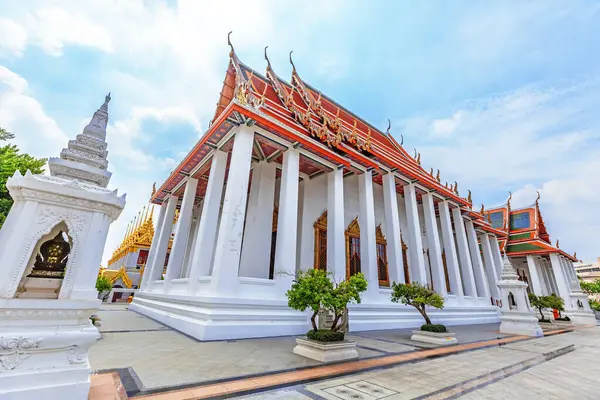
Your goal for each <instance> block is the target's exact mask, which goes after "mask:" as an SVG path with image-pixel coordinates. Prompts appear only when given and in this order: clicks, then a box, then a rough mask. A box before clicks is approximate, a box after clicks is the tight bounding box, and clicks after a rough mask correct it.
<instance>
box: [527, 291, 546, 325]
mask: <svg viewBox="0 0 600 400" xmlns="http://www.w3.org/2000/svg"><path fill="white" fill-rule="evenodd" d="M529 303H531V306H532V307H535V308H537V309H538V311H539V312H540V315H541V318H540V321H545V320H546V318H545V317H544V312H543V310H544V308H550V304H551V303H550V301H549V296H537V295H535V294H534V293H529Z"/></svg>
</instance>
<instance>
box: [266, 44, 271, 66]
mask: <svg viewBox="0 0 600 400" xmlns="http://www.w3.org/2000/svg"><path fill="white" fill-rule="evenodd" d="M268 48H269V46H265V60H267V67H268V68H269V69H272V68H271V61H269V56H268V55H267V49H268Z"/></svg>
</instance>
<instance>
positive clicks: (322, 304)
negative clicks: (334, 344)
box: [286, 269, 367, 332]
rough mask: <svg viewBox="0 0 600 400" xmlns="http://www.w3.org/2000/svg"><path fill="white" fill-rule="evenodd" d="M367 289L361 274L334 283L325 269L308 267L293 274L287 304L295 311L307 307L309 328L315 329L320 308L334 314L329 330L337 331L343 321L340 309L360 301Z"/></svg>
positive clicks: (342, 324)
mask: <svg viewBox="0 0 600 400" xmlns="http://www.w3.org/2000/svg"><path fill="white" fill-rule="evenodd" d="M365 290H367V280H366V279H365V276H364V275H363V274H362V273H358V274H355V275H353V276H351V277H350V278H349V279H348V280H345V281H343V282H341V283H339V284H334V283H333V282H332V280H331V279H330V278H329V276H328V275H327V273H326V272H325V271H322V270H319V269H310V270H308V271H301V272H299V273H298V275H297V276H296V279H295V280H294V283H293V284H292V287H291V288H290V290H288V291H287V293H286V296H287V298H288V306H289V307H290V308H293V309H294V310H298V311H305V310H307V309H310V310H311V311H312V312H313V314H312V317H311V318H310V321H311V323H312V327H313V331H314V332H317V330H318V329H317V323H316V320H315V319H316V317H317V314H318V313H319V311H320V310H327V311H331V312H332V313H333V314H334V320H333V324H332V325H331V330H332V331H334V332H337V331H338V330H339V329H340V328H341V327H342V326H344V324H345V321H343V320H342V317H343V315H344V310H345V309H346V307H347V306H348V304H349V303H352V302H356V303H360V294H361V293H362V292H364V291H365Z"/></svg>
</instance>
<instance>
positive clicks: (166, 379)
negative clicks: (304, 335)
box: [90, 306, 600, 400]
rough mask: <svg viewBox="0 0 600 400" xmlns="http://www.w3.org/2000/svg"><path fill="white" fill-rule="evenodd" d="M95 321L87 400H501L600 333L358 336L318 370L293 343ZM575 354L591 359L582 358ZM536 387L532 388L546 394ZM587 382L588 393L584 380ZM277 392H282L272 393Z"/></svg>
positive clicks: (111, 319)
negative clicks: (203, 337)
mask: <svg viewBox="0 0 600 400" xmlns="http://www.w3.org/2000/svg"><path fill="white" fill-rule="evenodd" d="M100 316H101V318H102V319H103V324H104V325H103V327H102V329H101V331H102V332H103V339H102V340H101V341H99V342H98V343H97V344H96V345H94V346H93V347H92V349H91V352H90V362H91V364H92V368H93V369H101V370H112V371H116V372H115V373H112V374H111V373H104V374H99V375H94V376H93V377H92V390H91V392H90V399H93V400H95V399H113V398H114V399H126V398H127V395H128V394H129V396H130V398H131V396H135V397H134V398H136V399H140V400H141V399H150V398H152V399H171V400H172V399H199V398H211V397H214V396H224V395H225V396H227V397H231V396H232V395H233V394H234V393H239V394H240V395H241V394H242V393H244V392H245V393H252V392H257V391H258V392H259V393H256V394H254V395H248V396H247V397H246V398H248V399H262V398H264V399H278V398H286V399H288V398H289V399H295V398H297V399H307V398H308V399H337V400H339V399H365V400H369V399H379V398H383V397H385V398H386V399H387V398H397V399H412V398H417V399H425V398H440V399H446V398H457V397H458V396H474V397H465V398H471V399H476V398H506V397H504V395H502V393H503V390H504V389H503V388H502V386H501V385H504V382H510V380H514V379H519V378H521V379H522V378H523V377H526V378H529V375H531V374H534V373H536V371H538V370H540V369H541V368H549V370H548V371H551V370H552V367H551V363H553V362H556V361H558V362H560V360H569V363H576V364H583V365H585V364H586V362H587V363H590V361H591V360H593V359H594V357H596V359H597V356H598V355H600V354H598V353H599V352H600V345H598V347H596V344H595V341H597V339H598V338H599V337H600V328H595V329H586V330H580V331H577V332H573V333H568V334H564V335H555V336H549V337H545V338H542V339H531V340H524V339H526V338H524V337H516V336H513V337H501V335H498V333H497V332H495V330H496V329H497V326H493V325H487V326H486V325H480V326H471V327H453V328H452V330H453V331H455V332H457V334H458V337H459V341H461V342H462V344H459V345H457V346H452V347H448V348H438V349H422V348H417V347H415V346H414V345H413V346H410V345H408V343H410V344H413V343H411V342H410V341H408V338H409V334H410V333H409V331H380V332H367V333H365V332H362V333H359V334H358V335H352V336H353V339H354V340H357V342H358V345H359V346H360V347H359V352H360V360H359V361H356V362H350V363H343V364H333V365H322V364H319V363H316V362H313V361H311V360H307V359H304V358H303V357H300V356H296V355H295V354H293V353H292V352H291V348H292V347H293V345H294V338H271V339H249V340H238V341H225V342H198V341H196V340H194V339H191V338H189V337H186V336H184V335H182V334H180V333H178V332H176V331H173V330H171V329H169V328H168V327H165V326H164V325H161V324H159V323H156V322H154V321H152V320H149V319H147V318H145V317H143V316H140V315H138V314H135V313H132V312H128V311H126V310H125V309H124V308H123V306H110V309H106V307H105V309H104V310H103V311H101V313H100ZM573 344H576V345H577V347H576V349H575V351H573ZM490 346H492V347H490ZM581 349H586V351H584V352H583V354H593V356H588V357H587V358H586V356H584V355H583V354H582V351H581ZM588 349H590V352H589V353H588V352H587V350H588ZM440 356H445V357H442V358H439V357H440ZM432 357H433V359H432ZM573 357H575V358H573ZM581 357H583V358H581ZM561 365H562V364H561ZM565 368H566V369H569V368H570V367H565ZM598 369H599V367H598V366H595V367H593V368H587V369H586V368H583V369H581V368H580V372H577V373H578V374H579V376H587V375H588V373H585V372H584V371H586V370H587V371H589V373H590V374H591V373H595V372H597V371H598ZM571 370H572V371H575V370H576V369H571ZM361 371H368V372H361ZM548 371H546V372H541V373H539V375H540V376H546V374H548ZM526 374H527V375H526ZM562 375H563V377H564V378H565V379H566V380H565V382H564V383H563V382H558V381H556V380H555V381H554V382H556V383H554V384H555V385H556V386H559V387H568V384H567V382H568V377H569V374H562ZM596 375H597V376H600V374H596ZM329 377H330V378H332V379H327V378H329ZM539 379H541V378H539ZM546 379H548V378H547V377H546ZM551 379H553V378H551ZM598 379H599V380H600V378H598ZM315 380H318V382H314V381H315ZM529 380H530V379H529ZM533 381H534V383H532V385H534V387H536V386H535V385H536V384H537V385H541V386H544V385H543V383H540V382H537V383H535V379H534V380H533ZM203 382H204V384H202V383H203ZM311 382H312V383H311ZM586 382H588V385H590V383H589V382H590V380H589V379H587V378H586ZM591 382H592V383H594V382H593V380H592V381H591ZM281 386H286V387H285V388H284V389H275V390H273V389H274V387H281ZM590 386H591V385H590ZM496 387H498V389H496ZM524 387H526V386H524ZM544 387H546V386H544ZM169 389H171V390H169ZM584 389H585V390H587V389H586V386H585V385H582V386H581V387H580V392H581V393H582V394H581V395H580V396H579V398H586V397H585V396H586V394H585V393H584ZM588 389H589V390H590V391H591V390H592V389H591V388H588ZM140 390H141V391H140ZM265 390H266V391H265ZM527 390H529V391H531V392H532V393H533V394H536V393H537V392H535V391H534V390H533V389H527ZM538 390H539V388H538ZM524 393H527V398H529V397H531V396H533V397H532V398H536V397H535V396H534V395H532V394H531V393H529V392H524ZM557 393H560V391H557ZM586 393H587V392H586ZM479 394H481V396H480V397H478V396H479ZM542 395H543V396H544V398H565V397H551V396H546V393H544V394H542V393H540V396H542ZM485 396H487V397H485ZM511 397H513V398H517V399H518V398H524V397H519V396H517V397H515V396H514V395H513V396H511ZM540 398H541V397H540ZM567 398H569V397H567ZM589 398H598V397H597V396H596V397H589Z"/></svg>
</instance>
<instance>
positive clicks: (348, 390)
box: [239, 327, 600, 400]
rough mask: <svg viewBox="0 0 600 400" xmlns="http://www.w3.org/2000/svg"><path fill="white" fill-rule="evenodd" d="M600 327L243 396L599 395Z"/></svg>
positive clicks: (513, 398)
mask: <svg viewBox="0 0 600 400" xmlns="http://www.w3.org/2000/svg"><path fill="white" fill-rule="evenodd" d="M598 339H600V328H598V327H595V328H586V329H580V330H576V331H574V332H570V333H567V334H561V335H554V336H550V337H544V338H540V339H530V340H523V341H519V342H515V343H510V344H506V345H503V346H500V347H490V348H485V349H481V350H476V351H470V352H463V353H460V354H456V355H451V356H447V357H443V358H438V359H433V360H427V361H423V362H420V363H415V364H404V365H400V366H397V367H392V368H387V369H381V370H376V371H371V372H367V373H359V374H354V375H347V376H344V377H342V378H336V379H330V380H324V381H321V382H318V383H309V384H304V385H297V386H293V387H288V388H285V389H279V390H274V391H269V392H263V393H258V394H254V395H248V396H243V397H239V398H242V399H246V400H259V399H265V400H267V399H331V400H340V399H342V400H344V399H356V400H359V399H363V400H371V399H382V398H385V399H386V400H387V399H390V400H391V399H419V400H421V399H455V398H460V399H465V400H467V399H468V400H476V399H510V400H518V399H528V400H529V399H598V398H600V363H598V361H597V360H598V359H599V357H600V341H599V340H598Z"/></svg>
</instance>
